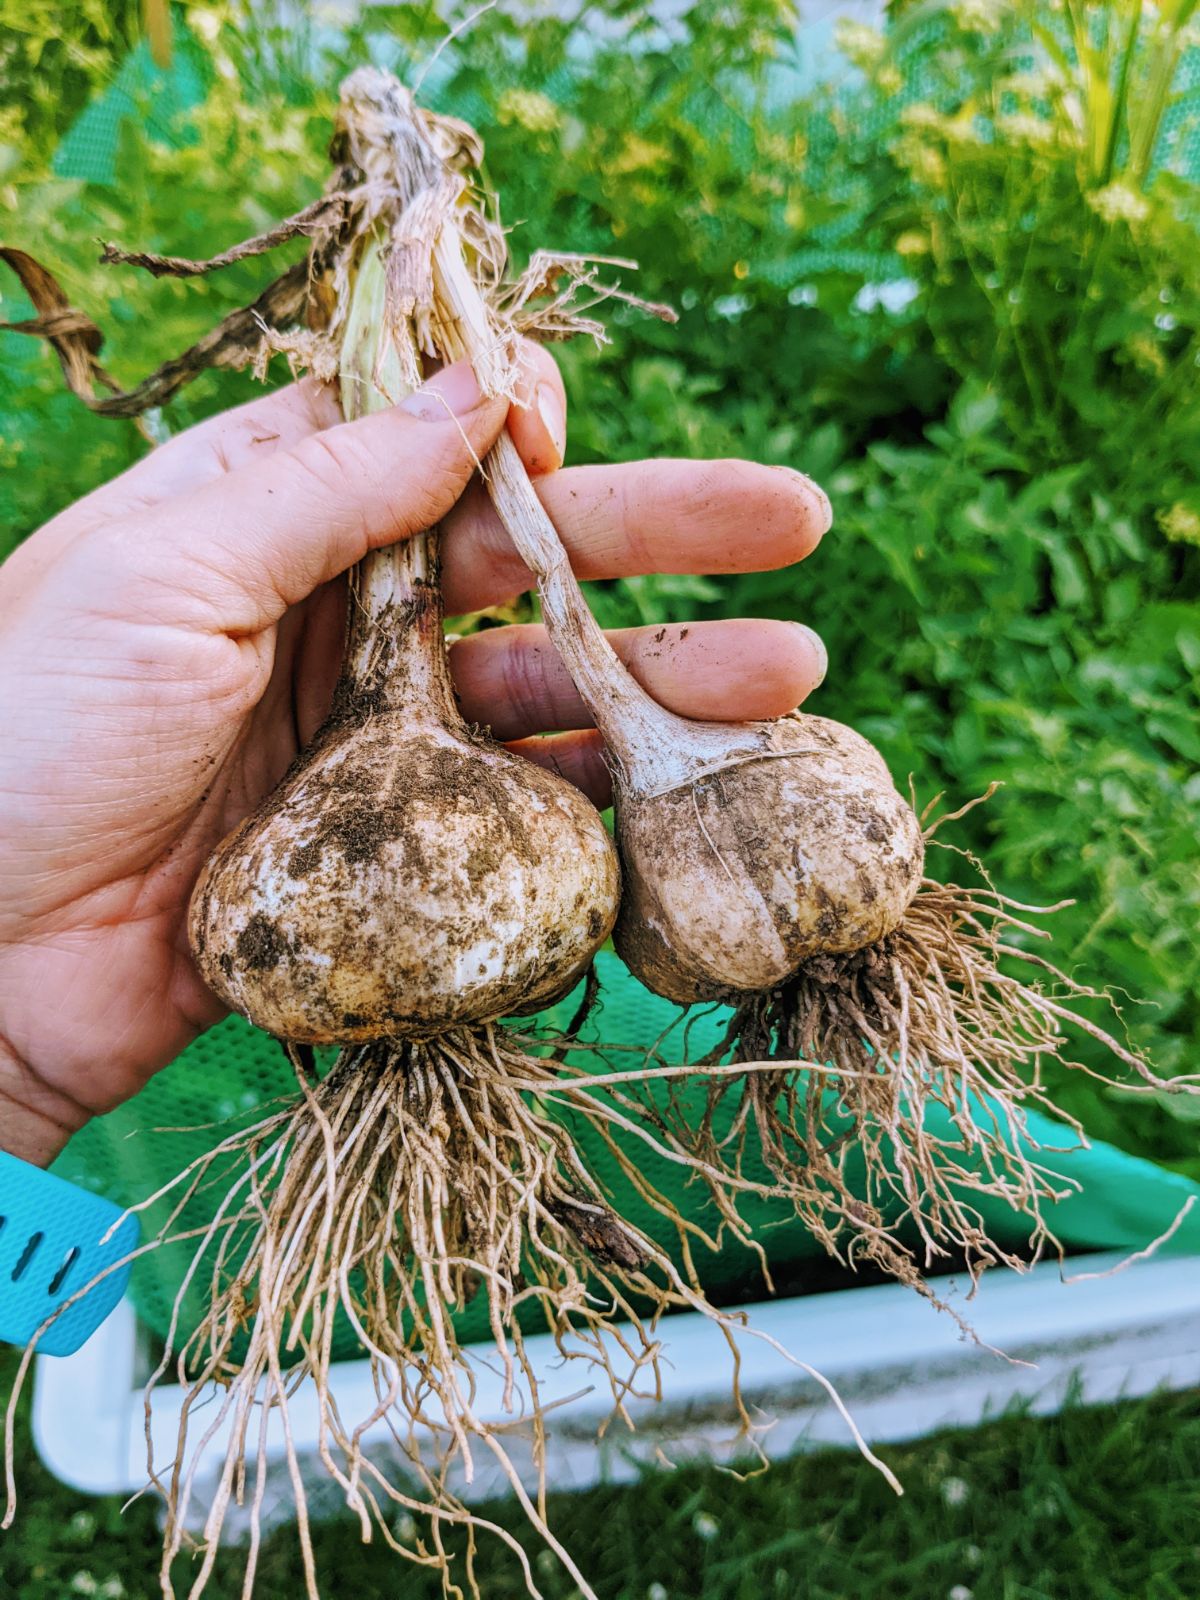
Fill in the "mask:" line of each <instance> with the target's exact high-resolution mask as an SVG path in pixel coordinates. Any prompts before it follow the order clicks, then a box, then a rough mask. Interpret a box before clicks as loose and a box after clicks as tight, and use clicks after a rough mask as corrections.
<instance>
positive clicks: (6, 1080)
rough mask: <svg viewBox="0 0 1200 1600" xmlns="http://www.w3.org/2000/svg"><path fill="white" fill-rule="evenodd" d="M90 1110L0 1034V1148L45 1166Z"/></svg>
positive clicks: (32, 1164)
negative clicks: (49, 1080) (41, 1074)
mask: <svg viewBox="0 0 1200 1600" xmlns="http://www.w3.org/2000/svg"><path fill="white" fill-rule="evenodd" d="M88 1118H89V1113H88V1112H87V1111H85V1110H84V1108H83V1107H82V1106H80V1105H78V1104H77V1103H76V1102H75V1101H74V1100H71V1099H70V1098H69V1097H68V1096H67V1095H64V1094H60V1093H59V1092H58V1090H56V1089H54V1088H53V1087H51V1085H50V1084H48V1083H45V1082H43V1081H42V1079H41V1078H39V1077H38V1075H37V1073H36V1072H35V1071H34V1070H33V1068H32V1067H31V1066H30V1065H29V1063H28V1062H27V1061H25V1060H24V1059H23V1058H22V1057H21V1056H20V1055H18V1054H17V1052H16V1050H15V1049H14V1048H13V1047H12V1045H11V1044H10V1043H9V1042H8V1040H7V1039H6V1038H5V1037H4V1036H3V1034H0V1150H2V1151H5V1152H7V1153H8V1154H9V1155H13V1156H16V1157H17V1158H18V1159H19V1160H21V1161H27V1162H29V1163H30V1165H31V1166H35V1167H48V1166H49V1165H50V1163H51V1162H52V1161H53V1160H54V1158H55V1157H56V1156H57V1155H58V1154H59V1152H60V1151H61V1150H62V1148H63V1146H64V1145H65V1144H66V1142H67V1140H68V1139H69V1138H70V1137H71V1135H72V1134H73V1133H77V1132H78V1131H79V1129H80V1128H82V1127H83V1125H84V1123H86V1122H87V1121H88Z"/></svg>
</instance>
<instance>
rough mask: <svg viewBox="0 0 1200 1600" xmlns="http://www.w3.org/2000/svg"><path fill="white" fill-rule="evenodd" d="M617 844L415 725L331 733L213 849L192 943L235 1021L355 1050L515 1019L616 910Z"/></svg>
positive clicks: (513, 775)
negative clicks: (367, 1043)
mask: <svg viewBox="0 0 1200 1600" xmlns="http://www.w3.org/2000/svg"><path fill="white" fill-rule="evenodd" d="M618 894H619V871H618V866H617V858H616V852H615V850H614V848H613V846H612V843H611V841H610V840H609V838H608V835H607V833H606V832H605V829H604V825H603V823H602V822H601V820H600V817H599V815H598V814H597V812H596V811H595V809H594V808H593V807H592V806H591V805H590V804H589V802H588V801H587V800H585V799H584V797H583V796H582V795H581V794H580V793H579V792H578V791H577V790H576V789H574V788H572V787H571V786H570V785H569V784H567V783H565V782H563V781H562V780H561V779H559V778H557V777H555V776H554V775H553V774H551V773H548V772H546V771H544V770H543V769H541V768H539V767H535V766H533V765H532V764H530V763H529V762H526V761H523V760H521V759H520V758H519V757H516V756H513V755H510V754H509V753H508V752H507V751H505V750H503V749H502V748H500V747H499V746H498V745H496V744H494V743H493V742H492V741H491V740H489V739H486V738H484V737H482V736H477V735H474V734H471V733H469V732H468V731H466V730H465V729H464V730H454V729H450V728H446V727H443V726H441V725H439V724H438V723H437V722H436V721H434V720H432V719H431V720H430V722H429V723H428V724H426V725H424V726H418V727H416V728H414V725H413V721H412V716H411V713H407V714H403V715H402V714H400V713H398V712H388V711H385V712H383V713H382V714H370V715H366V716H364V717H363V718H362V719H361V720H358V721H353V720H350V721H348V720H347V719H345V718H340V719H338V720H335V721H333V722H331V723H330V725H329V726H328V728H327V729H326V730H325V732H324V734H323V735H322V736H320V737H319V738H318V740H317V741H316V742H315V744H314V746H313V747H312V748H311V749H310V751H308V752H307V753H306V754H305V755H304V756H302V757H301V758H300V760H299V761H298V762H297V763H296V765H295V766H294V767H293V768H292V770H291V771H290V772H289V773H288V775H287V776H286V777H285V779H284V780H283V783H282V784H281V785H280V787H279V788H278V789H277V790H276V791H275V793H274V794H273V795H271V796H270V797H269V798H268V800H267V801H266V802H265V803H264V805H263V806H261V807H260V808H259V810H258V811H257V812H256V813H255V814H254V815H253V816H251V817H249V818H248V819H247V820H246V821H245V822H244V823H242V825H241V826H240V827H239V828H238V829H236V830H235V831H234V832H233V833H232V834H231V835H230V836H229V837H228V839H226V840H225V841H224V843H223V844H222V845H221V846H220V847H219V848H218V849H217V851H216V852H215V853H214V855H213V857H212V859H211V860H210V862H209V864H208V866H207V867H206V869H205V871H204V873H203V875H202V877H201V879H200V881H199V883H198V884H197V886H196V890H195V893H194V895H193V899H192V907H191V920H190V932H191V939H192V948H193V951H194V953H195V956H196V960H197V963H198V965H199V967H200V970H201V972H202V973H203V975H204V978H205V981H206V982H207V983H208V984H209V985H210V986H211V987H212V988H213V989H214V990H215V991H216V993H217V994H218V995H220V997H221V998H222V999H223V1000H224V1001H225V1002H226V1003H227V1004H228V1005H229V1006H230V1007H231V1008H232V1009H234V1010H236V1011H239V1012H241V1013H242V1014H243V1015H245V1016H247V1017H249V1018H250V1020H251V1021H252V1022H255V1023H257V1024H258V1025H259V1026H260V1027H263V1028H266V1029H268V1030H269V1031H270V1032H272V1033H275V1034H278V1035H279V1036H281V1037H283V1038H288V1039H292V1040H296V1041H299V1042H307V1043H314V1044H315V1043H352V1042H355V1041H357V1040H363V1039H371V1038H379V1037H402V1036H411V1035H414V1034H432V1033H438V1032H441V1031H443V1030H444V1029H446V1028H449V1027H454V1026H459V1025H463V1024H469V1023H473V1022H482V1021H488V1020H491V1019H493V1018H497V1017H501V1016H505V1015H513V1014H521V1013H529V1012H532V1011H535V1010H537V1009H539V1008H540V1007H541V1006H543V1005H546V1004H548V1003H550V1001H551V1000H553V999H555V998H557V997H558V996H559V995H560V994H562V993H564V992H566V991H567V990H568V989H569V988H570V987H571V986H572V985H573V984H574V983H575V981H576V980H577V979H578V977H579V976H580V975H581V974H582V972H583V971H584V969H585V968H586V966H587V964H588V962H589V961H590V960H591V958H592V956H593V955H594V954H595V952H596V950H597V949H598V948H599V946H600V945H601V944H602V943H603V942H604V940H605V939H606V938H607V936H608V934H609V932H610V931H611V929H612V925H613V921H614V919H615V916H616V910H617V901H618Z"/></svg>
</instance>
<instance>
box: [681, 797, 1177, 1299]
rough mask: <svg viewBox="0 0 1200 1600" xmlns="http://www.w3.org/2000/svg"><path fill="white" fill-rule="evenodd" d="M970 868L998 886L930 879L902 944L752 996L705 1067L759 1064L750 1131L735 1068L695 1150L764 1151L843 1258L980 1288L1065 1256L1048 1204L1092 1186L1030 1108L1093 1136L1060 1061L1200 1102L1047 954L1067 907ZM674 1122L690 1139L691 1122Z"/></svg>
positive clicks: (842, 959)
mask: <svg viewBox="0 0 1200 1600" xmlns="http://www.w3.org/2000/svg"><path fill="white" fill-rule="evenodd" d="M991 792H992V791H991V790H989V791H988V793H989V794H990V793H991ZM986 798H987V796H986V795H985V796H982V797H981V799H986ZM978 803H980V802H979V801H975V802H972V804H978ZM935 804H936V802H935ZM930 809H931V808H927V810H926V813H925V816H924V817H923V818H922V821H923V822H926V819H927V818H928V816H929V810H930ZM969 809H971V807H970V806H967V807H964V808H963V809H962V810H960V811H958V812H955V813H953V814H952V815H950V816H942V817H940V818H938V819H936V820H935V821H933V822H932V823H928V824H927V825H926V826H925V829H924V833H925V839H926V843H927V844H930V843H933V844H936V845H939V846H941V845H942V841H940V840H937V839H935V835H936V833H937V831H938V829H939V828H940V827H941V826H942V825H943V824H944V823H946V822H948V821H953V820H955V819H956V818H957V817H960V816H962V815H963V814H964V812H965V811H966V810H969ZM943 848H947V849H954V847H952V846H943ZM955 853H956V854H959V855H963V854H964V852H962V851H957V850H956V851H955ZM967 859H969V860H971V862H972V864H973V866H975V867H976V868H978V869H979V871H980V873H981V875H982V876H983V879H984V881H983V883H982V884H981V886H979V887H963V886H960V885H959V884H956V883H941V882H936V881H934V880H933V879H929V878H926V879H925V880H924V881H923V882H922V885H921V888H920V890H919V892H918V894H917V895H916V897H915V898H914V900H913V902H912V904H911V905H910V907H909V909H908V911H907V913H906V914H905V917H904V919H903V921H902V922H901V924H900V926H899V927H898V928H897V929H896V930H895V931H894V932H893V933H891V934H889V935H888V936H887V937H886V938H885V939H883V940H881V941H879V942H878V943H877V944H874V945H871V946H868V947H867V948H866V949H863V950H858V951H855V952H853V953H851V954H847V955H832V956H827V955H822V956H817V957H814V958H812V959H810V960H809V961H807V962H806V963H805V964H804V965H803V966H802V967H801V968H800V970H799V971H798V972H797V973H795V974H794V975H793V976H792V977H791V978H790V979H789V980H788V981H787V982H786V983H784V984H783V985H781V986H780V987H779V988H777V989H775V990H773V991H771V992H770V993H767V994H764V995H756V996H754V997H751V998H746V999H744V1000H742V1001H741V1003H739V1004H737V1005H736V1006H735V1009H734V1011H733V1015H732V1017H731V1019H730V1021H729V1024H728V1027H727V1028H726V1030H725V1033H724V1036H723V1039H722V1041H721V1043H720V1044H719V1045H718V1046H717V1048H716V1049H715V1050H714V1051H713V1052H712V1053H711V1054H710V1056H709V1057H708V1058H707V1062H706V1064H707V1065H709V1066H710V1067H711V1065H712V1064H713V1063H715V1062H717V1061H722V1060H726V1061H733V1062H742V1063H743V1064H746V1065H747V1066H751V1065H752V1066H753V1067H754V1068H755V1069H756V1070H754V1071H753V1072H750V1073H748V1075H747V1077H746V1078H745V1079H744V1082H743V1084H742V1086H741V1088H740V1099H739V1102H738V1104H737V1109H736V1113H735V1115H734V1117H733V1121H732V1125H727V1121H728V1119H725V1121H724V1122H721V1121H719V1119H718V1118H717V1116H716V1112H717V1108H718V1107H719V1106H720V1105H722V1103H723V1102H725V1101H726V1098H727V1096H728V1095H729V1094H730V1092H731V1091H732V1089H733V1087H734V1085H735V1084H736V1080H735V1079H732V1078H730V1077H728V1076H727V1075H724V1074H723V1075H722V1076H721V1077H720V1078H719V1079H717V1080H715V1081H714V1082H713V1084H712V1085H711V1086H710V1089H709V1093H708V1103H707V1107H706V1110H705V1113H704V1115H703V1116H702V1117H701V1118H700V1119H699V1122H698V1124H697V1123H696V1119H695V1118H694V1116H693V1118H692V1121H693V1124H694V1125H695V1126H696V1127H697V1132H696V1134H695V1135H694V1138H693V1143H692V1146H691V1147H692V1148H693V1149H694V1150H695V1151H696V1152H697V1154H698V1155H699V1156H701V1157H702V1159H703V1160H704V1161H705V1163H706V1164H707V1165H708V1166H710V1167H719V1168H721V1169H723V1170H731V1171H738V1170H741V1168H742V1165H743V1162H744V1158H745V1155H746V1153H747V1151H748V1150H751V1149H752V1150H753V1151H755V1152H756V1153H757V1154H758V1155H760V1156H761V1158H762V1160H763V1161H764V1163H765V1165H766V1167H767V1169H768V1170H769V1172H770V1173H771V1175H772V1177H773V1178H774V1180H775V1181H776V1183H777V1184H778V1185H779V1186H780V1187H781V1188H783V1189H786V1190H787V1191H788V1192H789V1193H790V1194H791V1197H792V1199H793V1202H794V1204H795V1206H796V1208H797V1210H798V1212H799V1213H800V1215H801V1216H802V1217H803V1219H804V1221H805V1223H806V1225H807V1226H808V1228H809V1229H810V1230H811V1232H812V1233H813V1234H814V1235H815V1236H816V1237H817V1238H818V1239H819V1240H821V1242H822V1243H823V1244H824V1246H825V1248H826V1249H827V1250H828V1251H829V1252H830V1254H832V1255H834V1256H835V1257H837V1258H839V1259H841V1260H843V1261H845V1262H847V1263H849V1264H851V1265H853V1264H854V1263H856V1262H858V1261H864V1260H865V1261H870V1262H872V1263H873V1264H875V1265H876V1266H878V1267H880V1268H882V1269H883V1270H885V1271H886V1272H888V1273H890V1274H891V1275H893V1276H895V1277H897V1278H899V1279H901V1280H902V1281H903V1282H906V1283H909V1284H910V1285H912V1286H913V1287H914V1288H916V1289H918V1290H919V1291H921V1292H923V1293H926V1294H928V1293H929V1291H928V1289H927V1287H926V1283H925V1276H924V1275H925V1272H926V1271H927V1270H928V1269H929V1268H930V1267H931V1266H933V1265H934V1264H936V1263H937V1262H939V1261H945V1260H947V1259H951V1260H962V1261H963V1262H964V1263H965V1264H966V1266H967V1267H968V1268H969V1270H970V1272H971V1275H972V1278H973V1279H974V1278H977V1277H978V1274H979V1273H980V1272H981V1271H982V1270H983V1269H984V1268H986V1267H987V1266H989V1265H992V1264H995V1263H1003V1264H1004V1265H1007V1266H1010V1267H1013V1268H1016V1269H1018V1270H1021V1269H1023V1268H1024V1267H1026V1266H1028V1265H1029V1264H1030V1262H1031V1261H1035V1260H1037V1259H1038V1258H1039V1257H1040V1256H1041V1255H1042V1254H1043V1253H1045V1251H1046V1250H1047V1249H1050V1250H1054V1251H1059V1253H1061V1251H1060V1247H1059V1245H1058V1241H1057V1239H1056V1238H1055V1236H1054V1233H1053V1231H1052V1229H1051V1226H1050V1222H1049V1220H1048V1217H1047V1214H1046V1209H1045V1208H1046V1206H1047V1203H1051V1204H1052V1203H1053V1202H1054V1201H1056V1200H1059V1199H1062V1198H1065V1196H1066V1195H1068V1194H1070V1193H1072V1192H1074V1191H1075V1188H1076V1185H1075V1184H1073V1183H1072V1182H1071V1181H1070V1180H1068V1179H1065V1178H1064V1177H1063V1176H1062V1175H1061V1173H1060V1172H1059V1171H1058V1170H1056V1168H1055V1167H1054V1165H1053V1164H1052V1163H1048V1162H1047V1161H1046V1160H1045V1159H1044V1158H1045V1157H1046V1156H1047V1155H1048V1154H1049V1153H1050V1151H1049V1148H1048V1147H1045V1146H1041V1145H1039V1143H1038V1140H1037V1139H1036V1138H1035V1137H1034V1135H1033V1133H1032V1132H1031V1130H1030V1127H1029V1121H1028V1115H1027V1113H1028V1112H1029V1111H1030V1110H1036V1111H1038V1112H1042V1113H1044V1114H1045V1115H1047V1116H1049V1117H1052V1118H1054V1119H1055V1120H1056V1121H1057V1122H1058V1123H1059V1124H1060V1125H1061V1126H1062V1127H1063V1130H1064V1134H1065V1135H1066V1138H1067V1139H1068V1140H1069V1141H1070V1143H1071V1144H1073V1145H1086V1143H1087V1139H1086V1135H1085V1133H1084V1130H1083V1128H1082V1127H1081V1125H1080V1124H1079V1123H1078V1121H1077V1120H1076V1119H1075V1118H1074V1117H1072V1116H1070V1115H1069V1114H1067V1113H1066V1112H1064V1111H1063V1110H1062V1109H1061V1108H1060V1107H1059V1106H1058V1105H1056V1103H1055V1101H1054V1098H1053V1086H1052V1084H1051V1083H1049V1082H1048V1081H1047V1079H1048V1077H1052V1076H1053V1074H1052V1073H1049V1072H1048V1068H1049V1067H1050V1065H1051V1064H1054V1065H1055V1066H1057V1067H1074V1068H1078V1069H1079V1070H1081V1071H1084V1072H1087V1073H1089V1074H1090V1075H1091V1076H1093V1077H1096V1078H1099V1079H1100V1080H1101V1081H1103V1082H1107V1083H1111V1082H1113V1081H1114V1079H1113V1078H1111V1077H1109V1076H1108V1075H1106V1074H1105V1073H1103V1072H1101V1071H1100V1070H1098V1069H1097V1068H1096V1067H1095V1066H1092V1065H1089V1064H1088V1063H1085V1062H1081V1061H1079V1060H1077V1059H1075V1058H1074V1055H1073V1050H1074V1044H1075V1042H1077V1041H1078V1039H1079V1038H1080V1036H1082V1037H1083V1038H1085V1039H1088V1040H1091V1041H1092V1042H1093V1043H1094V1044H1096V1045H1099V1046H1100V1047H1101V1049H1102V1051H1103V1052H1105V1053H1106V1054H1107V1055H1108V1057H1109V1058H1110V1059H1111V1060H1112V1062H1113V1063H1114V1070H1115V1071H1123V1079H1122V1082H1123V1086H1125V1087H1129V1086H1131V1085H1132V1087H1134V1088H1135V1089H1136V1088H1143V1089H1148V1090H1171V1091H1174V1092H1195V1091H1196V1084H1195V1083H1194V1082H1193V1081H1192V1080H1184V1079H1176V1080H1173V1081H1167V1080H1163V1079H1160V1078H1158V1077H1157V1076H1156V1075H1155V1074H1154V1072H1153V1071H1152V1069H1151V1067H1150V1066H1149V1064H1148V1063H1147V1062H1146V1060H1145V1059H1144V1058H1143V1057H1142V1056H1141V1055H1140V1054H1139V1053H1138V1052H1137V1051H1136V1050H1134V1049H1132V1048H1130V1047H1129V1046H1128V1045H1127V1044H1123V1043H1122V1042H1121V1041H1120V1040H1119V1039H1117V1038H1116V1037H1114V1035H1113V1034H1112V1033H1110V1032H1108V1031H1106V1030H1105V1029H1104V1028H1102V1027H1100V1026H1098V1025H1097V1024H1096V1023H1095V1022H1094V1021H1093V1020H1091V1018H1090V1017H1089V1016H1088V1015H1087V1014H1086V1011H1085V1009H1084V1008H1083V1006H1082V1005H1081V1002H1088V1001H1093V1000H1103V1001H1105V1002H1107V1003H1108V1004H1109V1006H1110V1007H1112V1009H1113V1010H1114V1011H1115V1009H1116V1008H1115V1005H1114V1003H1113V1002H1112V1000H1111V997H1110V996H1108V995H1107V994H1105V993H1104V992H1102V991H1100V990H1097V989H1094V988H1091V987H1089V986H1087V985H1085V984H1082V983H1080V982H1078V981H1077V980H1076V979H1074V978H1073V977H1071V976H1070V975H1069V974H1068V973H1066V972H1064V971H1063V970H1061V969H1060V968H1059V967H1057V966H1055V965H1054V964H1053V963H1052V962H1051V961H1049V960H1048V959H1046V957H1044V956H1043V955H1041V954H1039V953H1038V951H1037V950H1036V948H1033V946H1035V945H1036V944H1037V943H1039V942H1041V941H1044V940H1046V939H1048V938H1049V937H1050V934H1049V931H1048V930H1047V929H1046V928H1045V927H1042V926H1039V925H1038V924H1037V923H1035V922H1034V921H1032V920H1031V918H1033V917H1037V916H1041V915H1045V914H1047V913H1049V912H1053V911H1055V910H1059V909H1061V907H1059V906H1047V907H1036V906H1026V905H1022V904H1020V903H1019V902H1017V901H1014V900H1012V899H1009V898H1008V897H1007V896H1005V895H1003V894H1001V893H999V892H998V891H997V890H996V889H994V888H993V887H992V886H991V884H990V882H988V880H987V878H986V874H983V873H982V868H981V867H980V865H979V863H978V862H977V861H975V860H974V858H973V857H968V858H967ZM1118 1016H1119V1014H1118ZM771 1064H773V1065H774V1070H769V1068H770V1065H771ZM764 1068H767V1069H768V1070H763V1069H764ZM671 1127H672V1129H673V1131H674V1132H675V1133H676V1135H677V1136H679V1137H681V1138H682V1137H684V1131H685V1130H684V1125H683V1120H682V1118H680V1117H675V1118H673V1119H672V1122H671ZM718 1127H719V1128H720V1132H719V1133H718V1131H717V1130H718ZM1055 1148H1056V1149H1058V1150H1060V1151H1061V1148H1062V1146H1061V1145H1059V1146H1056V1147H1055ZM989 1204H990V1207H991V1210H992V1212H993V1214H994V1212H995V1208H996V1205H997V1204H1000V1205H1002V1206H1004V1207H1007V1208H1009V1209H1010V1210H1012V1211H1014V1212H1017V1213H1020V1214H1021V1215H1022V1216H1023V1217H1024V1218H1025V1219H1026V1220H1027V1222H1028V1236H1027V1238H1026V1239H1025V1241H1024V1242H1023V1244H1022V1246H1021V1247H1020V1248H1019V1249H1007V1248H1004V1247H1002V1246H1000V1245H999V1244H997V1243H996V1242H995V1241H994V1239H993V1238H992V1237H991V1231H990V1229H989V1224H988V1221H987V1217H986V1214H985V1213H986V1210H987V1208H988V1205H989Z"/></svg>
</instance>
